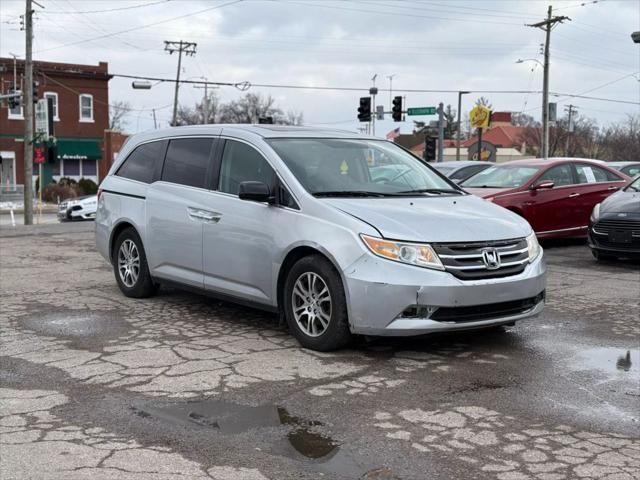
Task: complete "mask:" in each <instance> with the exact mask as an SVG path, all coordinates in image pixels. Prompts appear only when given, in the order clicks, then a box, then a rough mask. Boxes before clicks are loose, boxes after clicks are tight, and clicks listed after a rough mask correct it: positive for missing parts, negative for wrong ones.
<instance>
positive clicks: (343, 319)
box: [283, 255, 351, 352]
mask: <svg viewBox="0 0 640 480" xmlns="http://www.w3.org/2000/svg"><path fill="white" fill-rule="evenodd" d="M283 302H284V306H283V309H284V313H285V318H286V320H287V324H288V325H289V330H291V333H292V334H293V336H294V337H296V339H297V340H298V341H299V342H300V343H301V344H302V346H303V347H305V348H309V349H311V350H318V351H321V352H326V351H330V350H336V349H339V348H342V347H344V346H346V345H347V344H349V342H350V341H351V332H350V331H349V318H348V313H347V301H346V298H345V294H344V288H343V285H342V280H341V279H340V275H339V274H338V272H337V271H336V269H335V268H334V267H333V265H332V264H331V263H330V262H329V261H328V260H327V259H326V258H325V257H323V256H321V255H310V256H308V257H304V258H301V259H300V260H298V261H297V262H296V263H295V264H294V265H293V267H292V268H291V270H290V271H289V273H288V275H287V279H286V281H285V286H284V299H283Z"/></svg>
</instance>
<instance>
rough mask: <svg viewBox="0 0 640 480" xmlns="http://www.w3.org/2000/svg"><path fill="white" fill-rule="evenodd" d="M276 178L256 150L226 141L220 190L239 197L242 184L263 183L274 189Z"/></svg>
mask: <svg viewBox="0 0 640 480" xmlns="http://www.w3.org/2000/svg"><path fill="white" fill-rule="evenodd" d="M275 178H276V175H275V172H274V171H273V169H272V168H271V166H270V165H269V163H268V162H267V161H266V160H265V159H264V157H263V156H262V155H261V154H260V152H258V151H257V150H256V149H255V148H253V147H250V146H249V145H247V144H246V143H242V142H236V141H235V140H227V141H226V143H225V146H224V153H223V154H222V163H221V165H220V179H219V181H218V190H220V191H221V192H225V193H231V194H233V195H237V194H238V187H239V186H240V184H241V183H242V182H248V181H256V182H263V183H266V184H267V185H268V186H269V188H272V187H273V185H274V183H275Z"/></svg>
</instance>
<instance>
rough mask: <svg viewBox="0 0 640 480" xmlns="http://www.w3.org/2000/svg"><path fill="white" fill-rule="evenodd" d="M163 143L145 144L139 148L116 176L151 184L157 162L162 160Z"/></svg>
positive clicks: (132, 153)
mask: <svg viewBox="0 0 640 480" xmlns="http://www.w3.org/2000/svg"><path fill="white" fill-rule="evenodd" d="M163 153H164V143H163V142H151V143H145V144H144V145H140V146H139V147H137V148H136V149H135V150H134V151H133V152H131V154H130V155H129V156H128V157H127V159H126V160H125V161H124V163H123V164H122V165H121V166H120V168H119V169H118V172H117V173H116V175H118V176H119V177H124V178H130V179H131V180H137V181H139V182H144V183H151V182H152V181H153V173H154V171H155V169H156V164H157V162H159V161H161V160H162V154H163Z"/></svg>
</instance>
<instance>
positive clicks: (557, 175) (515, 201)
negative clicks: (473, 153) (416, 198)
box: [461, 158, 629, 238]
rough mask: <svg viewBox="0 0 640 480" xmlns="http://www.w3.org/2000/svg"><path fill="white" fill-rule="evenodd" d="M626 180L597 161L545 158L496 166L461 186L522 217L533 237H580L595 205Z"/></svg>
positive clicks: (587, 224) (585, 228)
mask: <svg viewBox="0 0 640 480" xmlns="http://www.w3.org/2000/svg"><path fill="white" fill-rule="evenodd" d="M628 180H629V177H627V176H626V175H625V174H623V173H621V172H619V171H617V170H614V169H613V168H610V167H608V166H607V165H606V163H604V162H601V161H598V160H586V159H581V158H550V159H548V160H543V159H531V160H518V161H515V162H508V163H503V164H498V165H495V166H493V167H491V168H487V169H486V170H483V171H482V172H480V173H478V174H476V175H474V176H473V177H471V178H469V179H467V180H466V181H464V182H463V183H462V184H461V186H462V188H464V189H465V190H466V191H468V192H470V193H473V194H474V195H478V196H479V197H483V198H484V199H486V200H489V201H491V202H493V203H496V204H498V205H500V206H502V207H505V208H506V209H508V210H511V211H513V212H515V213H517V214H518V215H521V216H522V217H524V218H526V219H527V221H528V222H529V223H530V224H531V227H532V228H533V230H534V231H535V232H536V235H537V236H538V237H540V238H552V237H579V236H585V235H586V234H587V229H588V227H589V216H590V215H591V211H592V210H593V207H594V205H595V204H596V203H600V202H601V201H602V200H604V199H605V198H607V197H608V196H609V195H611V194H612V193H615V192H616V191H618V190H620V189H621V188H622V187H624V186H625V185H626V183H627V181H628Z"/></svg>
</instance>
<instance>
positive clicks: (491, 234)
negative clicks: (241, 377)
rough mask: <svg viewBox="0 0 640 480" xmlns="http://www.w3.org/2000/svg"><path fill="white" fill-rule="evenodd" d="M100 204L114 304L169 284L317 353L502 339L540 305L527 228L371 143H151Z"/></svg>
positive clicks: (194, 137)
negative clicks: (447, 334)
mask: <svg viewBox="0 0 640 480" xmlns="http://www.w3.org/2000/svg"><path fill="white" fill-rule="evenodd" d="M385 166H386V167H392V168H388V169H386V171H390V172H393V174H392V175H385V176H380V175H372V171H374V172H375V171H379V170H380V168H379V167H385ZM376 169H377V170H376ZM98 196H99V197H98V210H97V215H96V244H97V248H98V250H99V251H100V253H101V254H102V255H103V256H104V257H105V259H107V260H108V261H109V262H110V263H111V264H112V265H113V269H114V273H115V279H116V282H117V283H118V286H119V287H120V290H121V291H122V293H124V295H126V296H128V297H135V298H143V297H149V296H151V295H153V294H154V293H155V292H156V290H157V288H158V286H159V285H160V284H170V285H174V286H179V287H182V288H187V289H195V290H196V291H198V292H203V293H207V294H211V295H214V296H217V297H219V298H223V299H227V300H231V301H235V302H238V303H242V304H248V305H252V306H256V307H259V308H263V309H267V310H270V311H274V312H275V311H277V312H280V314H281V315H283V317H284V319H285V320H286V322H287V323H288V325H289V328H290V330H291V332H292V334H293V335H294V336H295V337H296V338H297V339H298V341H299V342H300V343H301V344H302V345H303V346H304V347H307V348H311V349H315V350H323V351H324V350H331V349H336V348H340V347H342V346H345V345H347V344H348V342H349V340H350V339H351V337H352V335H354V334H360V335H371V336H377V335H397V336H408V335H421V334H428V333H432V332H443V331H457V330H468V329H479V328H487V327H495V326H500V325H512V324H514V323H515V322H516V321H518V320H522V319H525V318H529V317H533V316H535V315H537V314H539V313H540V312H541V311H542V309H543V306H544V298H545V285H546V280H545V271H546V267H545V262H544V259H543V253H542V249H541V248H540V246H539V245H538V242H537V240H536V236H535V234H534V233H533V231H532V230H531V227H530V226H529V224H528V223H527V221H526V220H524V219H523V218H522V217H520V216H519V215H517V214H515V213H512V212H509V211H507V210H506V209H504V208H502V207H500V206H497V205H494V204H492V203H490V202H486V201H484V200H482V199H480V198H478V197H476V196H474V195H469V194H467V193H465V192H464V191H463V190H461V189H460V188H459V187H458V186H457V185H456V184H455V183H453V182H451V181H449V180H447V179H446V178H445V177H444V176H443V175H441V174H439V173H437V172H436V171H435V170H434V169H433V168H431V167H430V166H429V165H427V164H426V163H424V162H423V161H422V160H420V159H418V158H417V157H415V156H413V155H412V154H411V153H409V152H407V151H406V150H404V149H402V148H401V147H399V146H397V145H396V144H394V143H392V142H389V141H385V140H381V139H378V138H374V137H368V136H362V135H358V134H355V133H351V132H344V131H334V130H326V129H315V128H307V127H285V126H272V125H203V126H192V127H179V128H171V129H166V130H156V131H153V132H149V133H144V134H139V135H136V136H134V137H132V138H130V139H129V141H128V142H127V143H126V144H125V146H124V147H123V148H122V151H121V152H120V154H119V156H118V159H117V160H116V162H115V163H114V165H113V166H112V168H111V170H110V172H109V174H108V176H107V177H106V178H105V179H104V181H103V182H102V184H101V186H100V191H99V194H98Z"/></svg>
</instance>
